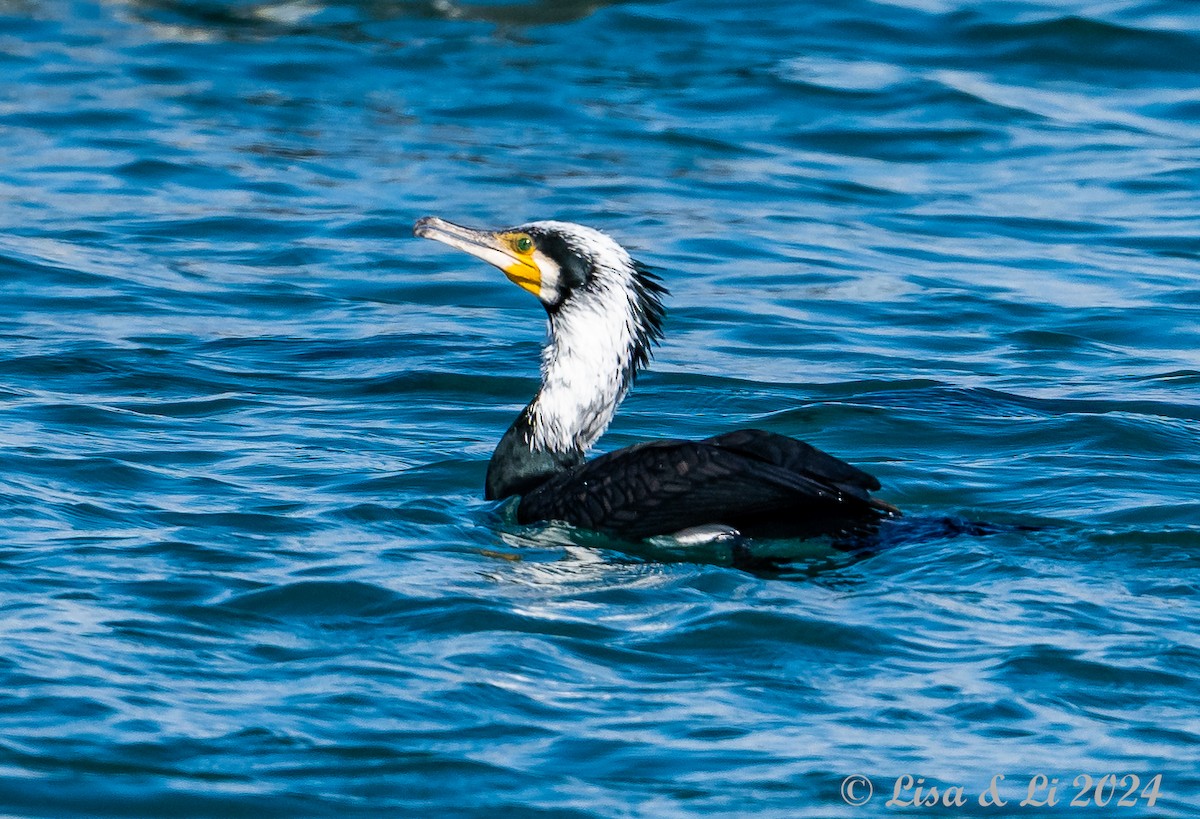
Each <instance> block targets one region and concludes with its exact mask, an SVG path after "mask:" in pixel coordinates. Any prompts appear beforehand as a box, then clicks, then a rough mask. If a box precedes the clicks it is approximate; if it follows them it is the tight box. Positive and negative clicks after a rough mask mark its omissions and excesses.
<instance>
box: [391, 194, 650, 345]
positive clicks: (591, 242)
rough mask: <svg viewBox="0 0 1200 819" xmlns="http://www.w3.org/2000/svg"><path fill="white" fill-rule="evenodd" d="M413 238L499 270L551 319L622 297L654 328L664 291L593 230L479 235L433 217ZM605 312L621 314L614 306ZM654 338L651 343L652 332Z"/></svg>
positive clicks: (531, 227)
mask: <svg viewBox="0 0 1200 819" xmlns="http://www.w3.org/2000/svg"><path fill="white" fill-rule="evenodd" d="M413 233H414V234H415V235H416V236H418V237H421V238H425V239H433V240H434V241H437V242H442V243H443V244H447V245H450V246H451V247H454V248H457V249H459V250H462V251H465V252H467V253H470V254H471V255H472V256H475V257H477V258H480V259H482V260H484V261H485V262H488V263H489V264H492V265H494V266H496V267H497V268H499V269H500V270H501V271H502V272H503V273H504V275H505V276H507V277H508V279H509V281H511V282H512V283H513V284H515V285H517V286H518V287H520V288H521V289H522V290H526V291H528V292H530V293H532V294H533V295H534V296H536V297H537V298H538V300H539V301H541V302H542V304H543V305H544V306H545V308H546V310H547V312H549V313H550V314H551V316H552V317H553V316H554V314H555V313H556V312H557V311H558V310H559V309H560V308H562V307H564V306H566V305H568V304H570V303H575V304H582V303H588V302H596V301H597V300H599V299H602V298H603V297H604V296H605V295H606V294H616V295H620V294H625V295H628V296H629V299H628V300H627V302H628V306H629V309H630V310H632V311H635V312H641V313H645V314H647V315H648V316H649V317H650V318H652V319H653V322H652V323H653V324H655V325H657V324H658V323H659V322H660V320H661V316H662V296H663V295H664V294H665V293H666V289H665V288H664V287H663V286H662V285H661V283H660V282H659V280H658V277H657V276H655V275H654V274H653V273H651V272H650V271H649V270H648V269H647V268H646V267H645V266H644V265H641V264H639V263H638V262H635V261H634V260H633V259H632V258H631V257H630V255H629V253H628V252H626V250H625V248H623V247H621V246H620V245H619V244H617V243H616V242H615V241H613V239H611V238H610V237H608V236H607V235H605V234H603V233H601V232H600V231H598V230H595V229H594V228H590V227H586V226H584V225H577V224H573V223H571V222H552V221H542V222H529V223H528V224H524V225H519V226H517V227H511V228H504V229H501V230H479V229H476V228H469V227H463V226H462V225H456V224H454V223H453V222H447V221H446V220H444V219H439V218H437V217H436V216H426V217H425V218H423V219H420V220H419V221H418V222H417V223H416V225H415V226H414V228H413ZM609 300H610V301H613V304H612V305H611V307H610V308H609V309H621V307H620V306H619V305H617V304H616V300H613V299H611V298H610V299H609ZM655 329H656V332H655V333H654V336H655V339H657V335H658V333H657V326H656V328H655Z"/></svg>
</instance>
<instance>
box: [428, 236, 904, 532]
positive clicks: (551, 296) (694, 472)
mask: <svg viewBox="0 0 1200 819" xmlns="http://www.w3.org/2000/svg"><path fill="white" fill-rule="evenodd" d="M413 233H414V234H415V235H416V236H419V237H423V238H426V239H434V240H435V241H438V242H442V243H444V244H447V245H450V246H451V247H455V248H458V249H459V250H464V251H466V252H467V253H470V254H471V255H472V256H477V257H478V258H480V259H483V260H484V261H486V262H489V263H490V264H493V265H495V266H496V267H498V268H499V269H500V270H502V271H503V272H504V274H505V275H506V276H507V277H508V278H509V280H510V281H512V282H513V283H514V284H516V285H517V286H518V287H520V288H522V289H523V290H527V291H529V292H530V293H532V294H533V295H534V296H537V298H538V299H539V300H540V301H541V302H542V305H543V306H544V307H545V308H546V313H547V314H548V316H549V323H550V340H549V343H548V344H547V345H546V348H545V350H544V351H543V354H542V387H541V389H540V390H538V393H537V395H535V396H534V397H533V400H532V401H530V402H529V404H528V405H527V406H526V407H525V409H524V410H522V411H521V414H520V415H519V416H517V419H516V421H514V422H513V424H512V426H511V427H509V429H508V431H507V432H506V433H505V434H504V437H503V438H501V439H500V443H499V445H498V446H497V447H496V451H495V452H494V453H493V455H492V459H491V462H490V463H489V464H488V470H487V480H486V487H485V495H486V497H487V498H488V499H489V500H492V499H500V498H507V497H509V496H512V495H520V496H521V499H520V503H519V505H518V506H517V512H516V514H517V520H518V522H520V523H534V522H537V521H550V520H555V521H562V522H565V523H569V524H572V525H574V526H577V527H581V528H584V529H593V530H598V531H602V532H608V533H611V534H614V535H617V536H619V537H623V538H627V539H629V540H640V539H643V538H646V537H650V536H653V535H671V534H679V533H684V535H685V538H686V537H689V536H691V537H694V535H695V534H696V533H710V532H714V531H715V532H724V533H728V534H729V535H731V536H736V535H743V536H747V537H755V536H776V537H779V536H783V537H814V536H818V535H832V536H835V537H836V536H839V535H849V534H852V533H854V532H857V531H861V530H862V529H864V528H865V527H869V526H871V525H872V524H874V523H876V522H878V521H879V519H880V518H882V517H886V516H891V515H893V514H897V510H896V509H895V508H894V507H892V506H890V505H888V504H886V503H883V502H881V501H878V500H875V499H873V498H872V497H871V496H870V492H871V491H873V490H877V489H879V482H878V481H877V480H876V479H875V478H874V477H872V476H871V475H869V474H867V473H866V472H864V471H862V470H861V469H858V468H856V467H853V466H851V465H850V464H847V463H845V462H844V461H841V460H839V459H837V458H835V457H833V456H832V455H829V454H827V453H825V452H822V451H821V450H819V449H816V448H814V447H812V446H810V445H808V444H806V443H803V442H801V441H797V440H796V439H794V438H789V437H787V436H784V435H779V434H777V433H773V432H766V431H763V430H757V429H743V430H738V431H736V432H727V433H725V434H722V435H717V436H715V437H712V438H707V439H705V440H703V441H684V440H662V441H651V442H647V443H641V444H636V445H634V446H630V447H626V448H624V449H619V450H617V451H615V452H609V453H607V454H604V455H601V456H599V457H597V458H595V459H593V460H591V461H585V460H584V453H585V452H586V451H587V450H588V449H589V448H590V447H591V446H592V445H593V444H594V443H595V442H596V440H597V439H598V438H599V437H600V436H601V435H602V434H603V433H604V430H605V429H606V428H607V427H608V425H609V422H610V421H612V418H613V415H614V414H615V413H616V410H617V405H618V404H620V403H621V399H623V398H624V397H625V393H626V392H627V391H628V389H629V386H630V384H631V383H632V381H633V379H634V377H635V376H636V375H637V373H638V371H639V370H640V369H641V368H642V367H644V366H645V365H646V364H647V363H648V362H649V360H650V355H651V348H652V347H653V346H654V345H655V344H656V343H657V342H658V341H659V340H660V339H661V338H662V320H663V304H662V299H663V297H664V296H665V295H666V294H667V289H666V288H665V287H664V286H663V284H662V282H661V280H660V279H659V277H658V276H657V275H656V274H655V273H653V272H652V271H651V270H650V269H649V268H648V267H646V266H645V265H643V264H641V263H640V262H638V261H635V260H634V259H633V258H631V257H630V255H629V253H628V252H626V250H625V249H624V248H623V247H621V246H620V245H619V244H617V243H616V242H615V241H613V240H612V239H611V238H609V237H608V236H606V235H605V234H603V233H601V232H600V231H598V230H594V229H592V228H589V227H585V226H583V225H576V224H572V223H569V222H553V221H541V222H530V223H528V224H524V225H520V226H518V227H513V228H507V229H503V230H497V231H490V230H476V229H473V228H467V227H462V226H461V225H456V224H453V223H451V222H447V221H445V220H444V219H439V218H437V217H433V216H427V217H425V218H423V219H421V220H419V221H418V222H417V223H416V225H415V227H414V228H413Z"/></svg>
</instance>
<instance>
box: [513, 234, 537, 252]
mask: <svg viewBox="0 0 1200 819" xmlns="http://www.w3.org/2000/svg"><path fill="white" fill-rule="evenodd" d="M513 247H515V248H516V249H517V252H518V253H528V252H529V251H531V250H533V239H530V238H529V237H528V236H518V237H517V240H516V241H515V242H513Z"/></svg>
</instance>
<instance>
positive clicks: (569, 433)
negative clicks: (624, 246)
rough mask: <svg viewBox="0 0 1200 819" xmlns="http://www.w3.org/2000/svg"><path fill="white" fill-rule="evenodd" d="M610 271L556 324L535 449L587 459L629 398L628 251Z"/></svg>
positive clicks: (535, 417)
mask: <svg viewBox="0 0 1200 819" xmlns="http://www.w3.org/2000/svg"><path fill="white" fill-rule="evenodd" d="M614 244H615V243H614ZM604 268H605V269H603V270H596V271H594V273H593V275H592V278H591V280H590V281H589V283H588V285H587V286H586V287H584V288H583V289H581V290H579V291H578V292H576V293H575V294H574V296H573V297H572V298H571V299H569V300H568V301H566V302H564V303H563V304H562V305H561V307H560V308H559V309H558V310H557V311H556V312H555V313H553V314H552V315H551V317H550V342H549V344H547V346H546V348H545V350H544V351H543V352H542V389H541V390H540V391H539V392H538V394H537V396H536V397H535V398H534V399H533V402H532V403H531V404H530V421H531V432H530V435H531V440H530V444H531V445H532V446H533V448H534V449H545V450H549V451H552V452H562V453H568V452H579V453H582V452H584V451H586V450H587V449H588V448H589V447H591V446H592V444H594V443H595V442H596V440H597V439H598V438H599V437H600V436H601V435H602V434H604V431H605V430H606V429H607V428H608V425H609V423H610V422H611V421H612V419H613V415H614V414H616V411H617V406H618V405H619V404H620V403H621V400H622V399H623V398H624V397H625V393H626V392H627V391H628V390H629V384H630V381H631V380H632V378H633V371H634V363H633V362H634V347H635V344H636V343H637V333H636V328H635V327H634V321H635V318H634V316H635V305H634V302H633V299H634V298H635V295H634V291H633V283H632V279H631V277H632V274H633V266H632V261H630V260H629V257H628V254H626V253H625V252H624V251H623V250H621V251H620V256H618V257H617V258H615V259H613V262H612V263H610V264H606V265H604Z"/></svg>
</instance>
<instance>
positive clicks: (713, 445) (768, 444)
mask: <svg viewBox="0 0 1200 819" xmlns="http://www.w3.org/2000/svg"><path fill="white" fill-rule="evenodd" d="M878 488H879V482H878V481H877V480H875V478H874V477H872V476H871V475H869V474H867V473H866V472H863V471H862V470H861V469H858V468H856V467H853V466H851V465H850V464H847V463H845V462H844V461H841V460H838V459H837V458H835V457H833V456H832V455H829V454H827V453H825V452H822V451H821V450H819V449H816V448H815V447H812V446H810V445H808V444H806V443H803V442H802V441H797V440H795V439H794V438H789V437H787V436H784V435H778V434H775V433H772V432H765V431H763V430H754V429H746V430H739V431H737V432H730V433H727V434H725V435H718V436H716V437H713V438H708V439H706V440H704V441H681V440H667V441H654V442H650V443H645V444H638V445H636V446H631V447H627V448H625V449H621V450H617V451H616V452H610V453H608V454H606V455H602V456H600V457H598V458H596V459H595V460H592V461H589V462H587V463H584V464H581V465H579V466H577V467H575V468H574V469H571V470H569V471H566V472H563V473H560V474H558V475H556V476H554V477H552V478H551V479H550V480H548V481H546V482H545V483H543V484H541V485H540V486H538V487H537V488H536V489H533V490H532V491H530V492H528V493H527V494H526V495H525V496H524V497H522V499H521V502H520V505H519V506H518V509H517V519H518V520H519V521H520V522H522V523H532V522H535V521H540V520H559V521H564V522H566V523H570V524H573V525H575V526H579V527H581V528H586V529H596V530H601V531H608V532H611V533H613V534H617V535H620V536H622V537H626V538H629V539H632V540H638V539H641V538H645V537H650V536H652V535H661V534H671V533H674V532H677V531H680V530H682V529H687V528H690V527H693V526H700V525H703V524H709V523H719V524H724V525H727V526H733V527H735V528H736V529H738V530H739V531H741V532H742V533H743V534H746V535H750V536H791V537H808V536H815V535H820V534H834V533H837V532H839V531H845V530H846V529H848V528H852V527H853V526H855V525H856V524H860V523H862V522H864V521H871V520H877V519H878V518H879V516H880V515H881V514H883V513H886V512H887V511H889V510H890V507H888V506H886V505H884V504H880V503H878V502H877V501H874V500H872V499H871V497H870V492H871V491H872V490H875V489H878Z"/></svg>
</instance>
